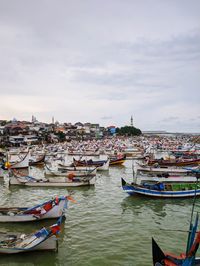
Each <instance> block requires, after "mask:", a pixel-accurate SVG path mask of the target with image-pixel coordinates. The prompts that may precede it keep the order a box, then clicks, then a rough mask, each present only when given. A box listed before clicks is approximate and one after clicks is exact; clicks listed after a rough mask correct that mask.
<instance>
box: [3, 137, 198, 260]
mask: <svg viewBox="0 0 200 266" xmlns="http://www.w3.org/2000/svg"><path fill="white" fill-rule="evenodd" d="M184 141H185V139H182V140H180V139H178V140H177V139H173V138H163V139H160V138H157V139H156V138H144V137H141V138H138V139H127V138H123V139H108V140H101V141H96V142H94V141H88V142H81V143H78V142H71V143H64V144H52V145H46V146H43V147H38V146H35V147H32V148H31V150H30V149H28V150H23V153H22V151H19V150H17V149H16V150H14V149H12V150H10V152H9V153H8V154H6V159H5V158H4V161H2V167H1V171H2V173H1V172H0V176H4V179H5V180H8V183H9V185H20V186H24V187H26V186H32V187H79V186H90V185H92V186H93V185H95V182H96V177H97V172H98V171H108V170H109V167H111V166H117V165H122V164H123V163H124V162H125V160H127V159H135V160H136V161H134V165H135V167H134V170H135V171H134V177H133V180H131V182H126V181H125V180H124V178H122V180H121V181H122V188H123V190H124V191H125V192H127V193H128V194H129V195H140V196H149V197H155V198H158V197H160V198H187V197H197V196H200V185H199V184H198V178H199V176H200V170H199V165H200V147H199V146H198V145H194V144H190V143H186V144H185V143H184ZM16 157H18V158H20V159H19V160H18V161H16ZM13 158H15V160H14V159H13ZM34 166H39V167H43V171H42V173H43V175H42V176H41V175H40V176H33V175H32V174H31V171H30V167H34ZM69 199H70V197H57V198H54V199H52V200H49V201H47V202H45V203H41V204H40V205H37V206H33V207H31V208H24V207H23V208H22V207H21V208H0V222H25V221H35V220H42V219H49V218H58V221H57V223H56V224H54V225H52V226H50V227H49V228H42V229H40V230H39V231H37V232H35V233H32V234H30V235H23V236H16V235H12V236H11V237H10V236H8V237H7V238H6V239H3V240H2V241H0V253H17V252H24V251H31V250H36V249H39V250H41V249H43V250H44V249H47V250H50V249H56V248H57V238H56V237H55V235H56V234H57V233H58V232H59V231H60V225H61V220H62V217H63V215H64V212H65V210H66V207H67V202H68V200H69ZM197 220H198V219H197ZM197 223H198V221H196V222H195V225H194V226H193V224H192V222H191V227H192V226H193V227H194V229H193V231H195V230H196V229H195V228H197V226H196V224H197ZM193 234H194V233H193ZM189 241H190V245H189V247H190V248H188V254H191V249H192V248H193V244H195V243H196V242H195V243H194V241H196V240H195V238H194V237H193V238H192V239H190V240H189ZM153 250H154V252H153V254H154V259H153V261H154V265H193V264H183V263H182V262H184V261H185V259H186V258H187V254H186V255H185V258H184V259H182V262H181V263H182V264H166V263H170V262H169V261H170V258H171V260H172V261H173V262H172V263H174V261H175V260H176V257H175V256H174V257H173V256H171V257H170V258H169V257H165V259H164V257H163V256H165V255H164V253H163V252H162V256H161V255H159V256H160V257H159V256H158V257H159V258H161V257H162V259H160V260H159V259H158V257H156V254H157V255H158V253H159V254H161V251H160V250H159V247H158V245H157V244H156V242H155V240H154V241H153ZM155 250H156V251H155ZM192 254H193V253H192ZM193 255H194V254H193ZM193 257H194V256H193ZM164 261H168V262H164ZM159 263H160V264H159ZM162 263H165V264H162ZM178 263H180V261H179V262H178Z"/></svg>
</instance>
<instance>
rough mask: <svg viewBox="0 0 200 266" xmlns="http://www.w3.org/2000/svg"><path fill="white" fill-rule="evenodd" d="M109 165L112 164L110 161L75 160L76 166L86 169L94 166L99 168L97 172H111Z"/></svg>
mask: <svg viewBox="0 0 200 266" xmlns="http://www.w3.org/2000/svg"><path fill="white" fill-rule="evenodd" d="M109 163H110V159H108V160H99V161H93V160H92V159H90V160H76V159H75V158H73V164H74V166H84V167H87V166H93V167H97V170H101V171H107V170H109Z"/></svg>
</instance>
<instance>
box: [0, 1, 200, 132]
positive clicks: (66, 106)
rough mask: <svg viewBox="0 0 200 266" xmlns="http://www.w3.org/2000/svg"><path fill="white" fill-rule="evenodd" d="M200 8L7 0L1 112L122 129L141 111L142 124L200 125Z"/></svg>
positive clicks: (0, 33)
mask: <svg viewBox="0 0 200 266" xmlns="http://www.w3.org/2000/svg"><path fill="white" fill-rule="evenodd" d="M155 7H156V8H155ZM199 8H200V3H199V1H196V0H193V1H192V4H191V3H188V1H185V0H183V1H181V3H180V2H179V1H174V2H173V3H171V2H170V3H166V1H162V0H161V1H160V0H159V1H157V0H154V1H151V0H150V1H148V3H147V2H146V1H143V0H141V1H139V2H138V1H126V2H122V1H118V0H117V1H113V0H111V1H110V2H109V3H108V1H105V0H102V1H101V4H99V1H96V0H94V1H84V3H83V2H82V1H80V0H77V1H64V0H60V1H59V3H57V2H54V1H51V2H49V1H46V0H41V1H34V3H33V2H29V3H27V1H25V0H21V1H20V4H19V3H18V2H16V3H15V2H13V3H12V9H11V8H10V4H9V3H8V2H7V1H5V0H2V1H1V2H0V22H1V23H0V56H1V61H0V97H1V102H3V105H2V108H1V110H0V116H1V117H2V118H3V117H6V118H11V117H14V116H16V117H17V118H19V119H20V117H23V119H25V118H27V119H30V117H31V115H32V114H34V115H36V116H38V119H39V120H44V121H50V120H51V117H52V116H53V115H54V116H55V117H56V119H57V120H59V121H75V122H76V121H83V122H88V121H92V122H98V123H100V122H101V123H102V124H103V125H107V124H108V123H112V124H116V125H117V126H120V125H124V124H126V123H127V121H129V120H130V117H131V115H133V117H134V123H135V124H136V126H137V127H139V128H141V129H143V130H145V129H146V130H150V129H152V130H153V129H155V130H156V129H158V127H159V129H166V130H167V129H168V128H169V129H174V130H179V129H181V130H195V131H196V130H197V129H198V127H199V120H198V119H196V120H194V119H195V118H196V117H197V116H198V114H199V111H200V109H199V98H200V90H199V84H200V75H199V71H200V48H199V47H200V34H199V11H198V10H199ZM175 118H177V119H175ZM180 125H181V126H180Z"/></svg>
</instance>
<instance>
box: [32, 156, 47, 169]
mask: <svg viewBox="0 0 200 266" xmlns="http://www.w3.org/2000/svg"><path fill="white" fill-rule="evenodd" d="M44 161H45V154H44V155H42V156H40V157H39V158H37V159H35V160H32V159H29V165H30V166H43V165H44Z"/></svg>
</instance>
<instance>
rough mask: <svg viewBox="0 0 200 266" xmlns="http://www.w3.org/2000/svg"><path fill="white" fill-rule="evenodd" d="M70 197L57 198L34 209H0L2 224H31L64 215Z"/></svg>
mask: <svg viewBox="0 0 200 266" xmlns="http://www.w3.org/2000/svg"><path fill="white" fill-rule="evenodd" d="M68 200H71V197H70V196H66V197H56V198H54V199H52V200H49V201H46V202H44V203H42V204H39V205H36V206H33V207H31V208H30V207H29V208H28V207H24V208H22V207H10V208H5V207H0V222H30V221H38V220H43V219H54V218H58V217H60V216H62V215H64V212H65V210H66V209H67V204H68Z"/></svg>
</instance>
